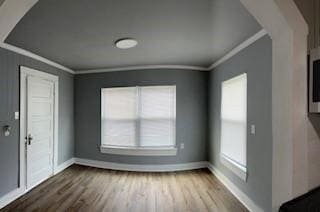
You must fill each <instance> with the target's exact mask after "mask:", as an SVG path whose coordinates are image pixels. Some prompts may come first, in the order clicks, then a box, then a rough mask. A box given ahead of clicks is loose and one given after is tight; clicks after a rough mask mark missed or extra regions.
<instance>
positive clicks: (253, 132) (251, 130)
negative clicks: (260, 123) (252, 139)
mask: <svg viewBox="0 0 320 212" xmlns="http://www.w3.org/2000/svg"><path fill="white" fill-rule="evenodd" d="M250 132H251V134H252V135H255V134H256V125H253V124H252V125H251V129H250Z"/></svg>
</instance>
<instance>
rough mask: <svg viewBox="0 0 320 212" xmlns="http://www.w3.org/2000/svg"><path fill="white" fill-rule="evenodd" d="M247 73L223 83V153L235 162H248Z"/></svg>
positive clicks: (243, 164)
mask: <svg viewBox="0 0 320 212" xmlns="http://www.w3.org/2000/svg"><path fill="white" fill-rule="evenodd" d="M246 139H247V75H246V74H242V75H240V76H238V77H234V78H232V79H230V80H227V81H224V82H223V83H222V96H221V153H222V154H223V155H225V156H227V157H228V158H229V159H231V160H233V161H234V162H236V163H238V164H239V165H242V166H243V167H246V164H247V161H246V160H247V159H246V158H247V150H246V148H247V140H246Z"/></svg>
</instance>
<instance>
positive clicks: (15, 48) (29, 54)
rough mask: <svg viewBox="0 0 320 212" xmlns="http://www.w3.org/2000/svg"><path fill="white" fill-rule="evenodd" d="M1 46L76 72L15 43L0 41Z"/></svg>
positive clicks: (72, 72)
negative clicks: (14, 44)
mask: <svg viewBox="0 0 320 212" xmlns="http://www.w3.org/2000/svg"><path fill="white" fill-rule="evenodd" d="M0 47H1V48H4V49H7V50H9V51H12V52H15V53H18V54H20V55H24V56H27V57H30V58H33V59H35V60H38V61H41V62H44V63H46V64H48V65H51V66H53V67H56V68H58V69H61V70H63V71H66V72H69V73H71V74H74V73H75V72H74V71H73V70H72V69H70V68H67V67H65V66H63V65H60V64H58V63H56V62H53V61H51V60H49V59H47V58H44V57H41V56H39V55H36V54H34V53H32V52H30V51H27V50H24V49H21V48H19V47H16V46H13V45H10V44H7V43H0Z"/></svg>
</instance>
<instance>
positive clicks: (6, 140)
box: [0, 48, 74, 197]
mask: <svg viewBox="0 0 320 212" xmlns="http://www.w3.org/2000/svg"><path fill="white" fill-rule="evenodd" d="M19 65H23V66H27V67H30V68H34V69H37V70H41V71H44V72H48V73H51V74H55V75H58V76H59V80H60V81H59V85H60V87H59V89H60V98H59V158H58V163H59V164H61V163H63V162H64V161H66V160H68V159H70V158H72V157H73V155H74V126H73V123H74V112H73V108H74V105H73V100H74V91H73V89H74V85H73V82H74V77H73V75H71V74H69V73H66V72H64V71H61V70H59V69H57V68H54V67H51V66H49V65H46V64H44V63H42V62H39V61H36V60H33V59H31V58H28V57H25V56H22V55H19V54H16V53H13V52H10V51H8V50H5V49H1V48H0V130H1V131H0V170H1V171H0V197H1V196H3V195H5V194H7V193H8V192H10V191H12V190H14V189H16V188H17V187H18V180H19V176H18V174H19V172H18V171H19V163H18V162H19V121H17V120H14V112H15V111H19V84H20V83H19V82H20V81H19ZM7 124H9V125H10V126H11V127H12V134H11V136H9V137H4V135H3V132H2V127H3V126H4V125H7Z"/></svg>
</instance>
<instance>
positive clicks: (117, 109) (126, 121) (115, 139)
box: [102, 87, 137, 146]
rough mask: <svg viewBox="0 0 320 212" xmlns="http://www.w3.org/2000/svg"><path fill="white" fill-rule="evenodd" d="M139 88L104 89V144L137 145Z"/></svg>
mask: <svg viewBox="0 0 320 212" xmlns="http://www.w3.org/2000/svg"><path fill="white" fill-rule="evenodd" d="M136 96H137V88H135V87H127V88H106V89H102V144H103V145H115V146H134V145H136V141H135V140H136Z"/></svg>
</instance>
